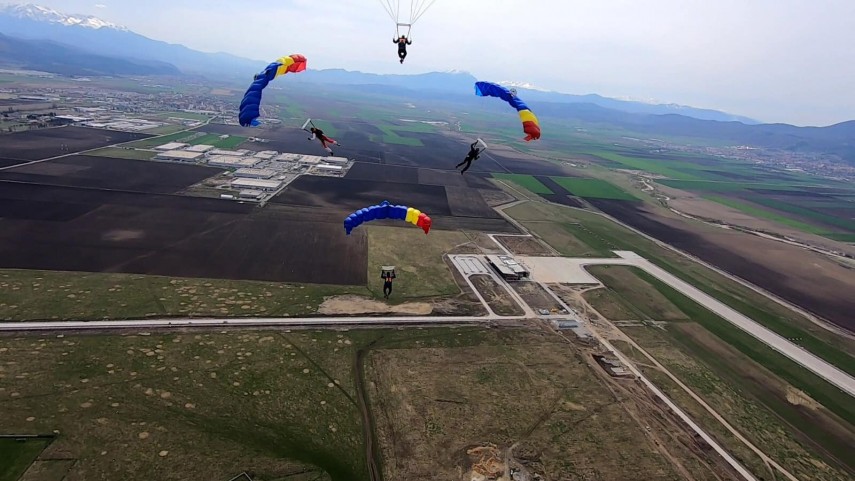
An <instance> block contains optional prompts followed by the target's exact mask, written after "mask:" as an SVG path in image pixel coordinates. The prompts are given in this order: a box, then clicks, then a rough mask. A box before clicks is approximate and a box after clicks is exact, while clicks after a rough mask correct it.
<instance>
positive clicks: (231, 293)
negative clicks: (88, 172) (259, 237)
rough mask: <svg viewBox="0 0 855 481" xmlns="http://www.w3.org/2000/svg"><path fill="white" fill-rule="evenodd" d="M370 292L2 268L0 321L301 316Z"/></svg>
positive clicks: (248, 282)
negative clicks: (335, 299)
mask: <svg viewBox="0 0 855 481" xmlns="http://www.w3.org/2000/svg"><path fill="white" fill-rule="evenodd" d="M422 235H424V234H422ZM378 275H379V274H378ZM366 293H367V291H366V290H365V288H360V287H348V286H326V285H296V284H280V283H274V282H254V281H227V280H217V279H188V278H169V277H160V276H144V275H134V274H99V273H79V272H51V271H29V270H14V269H2V270H0V319H4V320H8V321H20V320H37V319H105V318H109V319H128V318H145V317H163V316H223V317H230V316H238V317H241V316H272V317H278V316H299V315H307V314H314V313H316V312H317V308H318V306H319V305H320V304H321V303H322V302H323V301H324V298H325V297H326V296H332V295H340V294H366Z"/></svg>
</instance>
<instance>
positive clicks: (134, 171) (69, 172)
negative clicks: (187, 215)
mask: <svg viewBox="0 0 855 481" xmlns="http://www.w3.org/2000/svg"><path fill="white" fill-rule="evenodd" d="M221 172H223V169H216V168H212V167H202V166H197V165H180V164H167V163H161V162H146V161H142V160H129V159H116V158H109V157H97V156H86V155H74V156H70V157H63V158H61V159H56V160H51V161H47V162H41V163H38V164H32V165H25V166H21V167H16V168H13V169H9V170H4V171H2V172H0V180H12V181H16V182H27V183H34V184H47V185H61V186H68V187H83V188H88V189H110V190H128V191H133V192H148V193H152V194H171V193H175V192H178V191H180V190H182V189H184V188H186V187H188V186H190V185H193V184H195V183H197V182H200V181H202V180H203V179H205V178H208V177H212V176H214V175H217V174H220V173H221Z"/></svg>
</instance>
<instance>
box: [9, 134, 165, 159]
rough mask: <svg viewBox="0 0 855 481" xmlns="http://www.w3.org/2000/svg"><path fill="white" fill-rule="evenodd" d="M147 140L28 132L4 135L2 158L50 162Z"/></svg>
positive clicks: (141, 135) (138, 137) (129, 136)
mask: <svg viewBox="0 0 855 481" xmlns="http://www.w3.org/2000/svg"><path fill="white" fill-rule="evenodd" d="M147 137H150V136H149V135H146V134H136V133H127V132H116V131H113V130H101V129H92V128H88V127H56V128H49V129H39V130H28V131H25V132H16V133H13V134H4V135H3V137H2V138H3V141H2V142H0V158H4V159H12V160H18V161H21V162H23V161H28V160H39V159H47V158H50V157H55V156H58V155H64V154H68V153H71V152H79V151H81V150H88V149H95V148H98V147H105V146H108V145H112V144H118V143H122V142H129V141H132V140H136V139H144V138H147ZM19 163H20V162H19Z"/></svg>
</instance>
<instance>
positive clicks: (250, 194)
mask: <svg viewBox="0 0 855 481" xmlns="http://www.w3.org/2000/svg"><path fill="white" fill-rule="evenodd" d="M238 197H240V198H241V199H250V200H261V198H262V197H264V192H262V191H260V190H242V191H240V193H239V194H238Z"/></svg>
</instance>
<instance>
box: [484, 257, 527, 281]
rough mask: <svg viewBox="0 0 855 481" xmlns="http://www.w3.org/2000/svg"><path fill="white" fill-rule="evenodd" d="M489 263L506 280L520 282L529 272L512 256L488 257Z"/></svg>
mask: <svg viewBox="0 0 855 481" xmlns="http://www.w3.org/2000/svg"><path fill="white" fill-rule="evenodd" d="M487 262H489V263H490V265H491V266H493V268H494V269H496V271H498V272H499V274H501V276H502V277H503V278H505V279H506V280H520V279H522V278H523V277H528V276H529V272H528V270H526V268H524V267H523V266H522V265H520V263H519V262H517V261H516V260H514V258H513V257H511V256H487Z"/></svg>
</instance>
